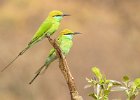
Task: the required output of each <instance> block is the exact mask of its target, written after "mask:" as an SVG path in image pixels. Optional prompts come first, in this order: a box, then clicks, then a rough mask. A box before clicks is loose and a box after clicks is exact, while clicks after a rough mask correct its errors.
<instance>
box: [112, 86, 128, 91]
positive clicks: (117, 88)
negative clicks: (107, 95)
mask: <svg viewBox="0 0 140 100" xmlns="http://www.w3.org/2000/svg"><path fill="white" fill-rule="evenodd" d="M125 90H127V88H126V87H124V86H116V87H112V88H111V91H125Z"/></svg>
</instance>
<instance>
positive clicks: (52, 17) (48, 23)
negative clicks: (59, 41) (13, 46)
mask: <svg viewBox="0 0 140 100" xmlns="http://www.w3.org/2000/svg"><path fill="white" fill-rule="evenodd" d="M64 16H69V15H68V14H64V13H63V12H61V11H58V10H54V11H51V12H50V13H49V15H48V17H47V18H46V19H45V21H44V22H43V23H42V24H41V26H40V27H39V29H38V30H37V32H36V33H35V35H34V36H33V38H32V39H31V41H30V42H29V43H28V45H27V47H26V48H24V49H23V50H22V51H21V52H20V53H19V54H18V55H17V56H16V57H15V58H14V59H13V60H12V61H11V62H10V63H9V64H8V65H7V66H5V67H4V68H3V69H2V71H4V70H5V69H6V68H7V67H9V66H10V65H11V64H12V63H13V62H14V61H15V60H16V59H17V58H18V57H19V56H21V55H22V54H24V52H25V51H27V50H28V49H29V48H30V47H32V46H33V45H34V44H36V43H37V42H39V41H41V40H42V39H43V38H45V37H46V36H50V35H52V34H53V33H54V32H55V31H56V30H57V29H58V27H59V24H60V21H61V20H62V18H63V17H64Z"/></svg>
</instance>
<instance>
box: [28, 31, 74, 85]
mask: <svg viewBox="0 0 140 100" xmlns="http://www.w3.org/2000/svg"><path fill="white" fill-rule="evenodd" d="M73 35H74V32H72V31H71V30H68V29H65V30H63V31H62V32H61V33H60V36H59V37H58V39H57V44H58V46H59V47H60V49H61V51H62V53H63V54H64V55H67V54H68V53H69V51H70V49H71V47H72V45H73V42H72V39H73ZM57 58H58V57H57V55H56V52H55V49H54V48H52V49H51V50H50V53H49V55H48V57H47V59H46V62H45V63H44V65H43V66H42V67H40V68H39V69H38V70H37V72H36V75H35V77H34V78H33V79H32V80H31V82H30V83H29V84H31V83H32V82H33V81H34V80H35V79H36V77H37V76H38V75H39V74H40V73H41V72H44V71H45V70H46V69H47V68H48V66H49V65H50V64H51V63H52V62H53V61H54V60H56V59H57Z"/></svg>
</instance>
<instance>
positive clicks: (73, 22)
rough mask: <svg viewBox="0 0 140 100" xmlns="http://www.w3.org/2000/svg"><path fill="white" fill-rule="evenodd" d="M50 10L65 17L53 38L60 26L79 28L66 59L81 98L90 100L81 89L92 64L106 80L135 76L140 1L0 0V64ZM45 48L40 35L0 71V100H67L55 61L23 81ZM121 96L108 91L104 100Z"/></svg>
mask: <svg viewBox="0 0 140 100" xmlns="http://www.w3.org/2000/svg"><path fill="white" fill-rule="evenodd" d="M56 9H57V10H61V11H63V12H65V13H68V14H71V16H70V17H65V18H64V19H63V20H62V22H61V26H60V28H59V30H58V31H57V32H56V33H55V35H53V38H56V37H57V36H58V34H59V32H60V31H61V30H62V29H64V28H69V29H71V30H73V31H78V32H81V33H83V34H82V35H78V36H75V38H74V45H73V48H72V49H71V52H70V54H69V55H68V56H67V61H68V64H69V66H70V69H71V72H72V74H73V76H74V78H75V82H76V85H77V88H78V90H79V93H80V95H82V96H83V98H84V100H92V99H91V98H90V97H88V96H87V94H88V93H90V92H91V91H92V89H84V86H85V85H86V84H87V82H86V80H85V78H86V77H89V78H90V77H92V76H93V75H92V73H91V67H92V66H97V67H99V68H100V69H101V71H102V72H103V73H104V74H105V75H106V76H107V78H109V79H115V80H119V81H120V80H121V78H122V76H123V75H128V76H130V77H131V78H132V79H134V78H136V77H139V76H140V0H77V1H76V0H0V68H1V69H2V68H3V67H4V66H5V65H6V64H7V63H8V62H9V61H11V60H12V59H13V58H14V57H15V56H16V55H17V54H18V52H19V51H20V50H22V49H23V48H24V47H25V46H26V45H27V43H28V42H29V41H30V40H31V38H32V36H33V34H34V33H35V32H36V30H37V29H38V27H39V26H40V24H41V23H42V21H43V20H44V19H45V18H46V16H47V15H48V13H49V12H50V11H51V10H56ZM50 48H51V45H50V44H49V42H48V40H47V39H45V40H43V41H41V42H40V43H38V44H37V45H35V46H34V47H32V48H31V49H30V50H28V52H26V53H25V54H24V55H23V56H22V57H20V58H19V59H18V60H17V61H16V62H15V63H13V64H12V66H11V67H10V68H9V69H7V70H6V71H5V72H3V73H0V100H70V99H69V98H70V95H69V91H68V88H67V85H66V82H65V80H64V78H63V76H62V74H61V72H60V70H59V68H58V61H55V62H54V63H53V64H51V66H50V67H49V68H48V70H47V71H46V73H45V74H43V75H41V76H40V77H39V78H38V79H37V80H36V81H35V82H34V83H33V84H32V85H28V82H29V81H30V80H31V79H32V77H33V76H34V72H35V71H36V70H37V69H38V68H39V67H40V66H41V65H42V64H43V63H44V61H45V58H46V57H47V55H48V52H49V50H50ZM124 98H125V95H124V94H123V93H115V92H113V93H111V94H110V100H112V99H119V100H125V99H124ZM139 99H140V96H139V97H137V99H136V100H139Z"/></svg>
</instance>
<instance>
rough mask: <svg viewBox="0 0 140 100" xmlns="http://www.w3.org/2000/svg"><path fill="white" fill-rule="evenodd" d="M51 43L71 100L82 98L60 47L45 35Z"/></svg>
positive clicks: (80, 99) (81, 99)
mask: <svg viewBox="0 0 140 100" xmlns="http://www.w3.org/2000/svg"><path fill="white" fill-rule="evenodd" d="M47 38H48V40H49V42H50V43H51V45H52V46H53V47H54V48H55V50H56V54H57V56H58V58H59V68H60V70H61V72H62V74H63V76H64V78H65V80H66V82H67V85H68V88H69V91H70V95H71V100H83V98H82V96H80V95H79V93H78V91H77V89H76V85H75V82H74V78H73V76H72V74H71V72H70V69H69V66H68V64H67V61H66V59H65V56H64V55H63V53H62V51H61V49H60V48H59V46H58V45H57V43H56V41H55V40H52V39H51V38H50V37H47Z"/></svg>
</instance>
